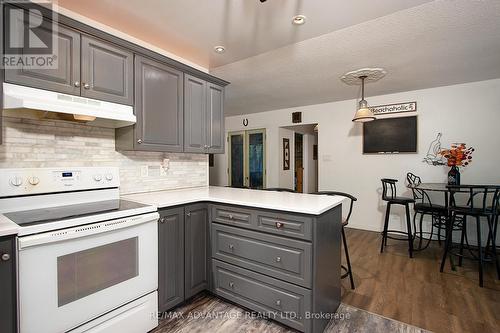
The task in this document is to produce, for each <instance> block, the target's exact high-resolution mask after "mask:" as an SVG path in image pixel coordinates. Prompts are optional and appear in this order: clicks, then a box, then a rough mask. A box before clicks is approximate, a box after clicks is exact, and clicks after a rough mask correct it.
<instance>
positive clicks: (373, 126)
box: [363, 116, 417, 154]
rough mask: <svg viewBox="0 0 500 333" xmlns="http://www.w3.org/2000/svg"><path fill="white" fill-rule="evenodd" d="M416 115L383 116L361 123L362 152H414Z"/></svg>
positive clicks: (415, 149)
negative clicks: (382, 117)
mask: <svg viewBox="0 0 500 333" xmlns="http://www.w3.org/2000/svg"><path fill="white" fill-rule="evenodd" d="M416 152H417V117H416V116H412V117H399V118H385V119H378V120H374V121H370V122H367V123H364V124H363V153H364V154H381V153H385V154H387V153H393V154H394V153H416Z"/></svg>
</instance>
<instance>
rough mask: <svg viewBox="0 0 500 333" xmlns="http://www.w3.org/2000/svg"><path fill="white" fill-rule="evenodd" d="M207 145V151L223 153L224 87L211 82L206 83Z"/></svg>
mask: <svg viewBox="0 0 500 333" xmlns="http://www.w3.org/2000/svg"><path fill="white" fill-rule="evenodd" d="M207 146H208V152H209V153H212V154H223V153H224V87H221V86H218V85H216V84H213V83H207Z"/></svg>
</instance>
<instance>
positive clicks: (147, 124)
mask: <svg viewBox="0 0 500 333" xmlns="http://www.w3.org/2000/svg"><path fill="white" fill-rule="evenodd" d="M135 76H136V84H135V97H136V102H135V113H136V116H137V124H136V125H135V126H136V131H135V132H136V139H135V140H136V141H135V148H136V149H137V150H151V151H168V152H182V150H183V85H182V80H183V75H182V72H180V71H178V70H175V69H173V68H171V67H168V66H165V65H163V64H161V63H158V62H156V61H153V60H149V59H147V58H143V57H139V56H138V57H136V60H135Z"/></svg>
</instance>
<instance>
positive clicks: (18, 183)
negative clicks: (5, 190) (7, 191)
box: [10, 176, 23, 186]
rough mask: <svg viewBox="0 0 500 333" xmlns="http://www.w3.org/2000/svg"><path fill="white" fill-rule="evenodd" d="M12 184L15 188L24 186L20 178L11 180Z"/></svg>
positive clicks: (16, 177)
mask: <svg viewBox="0 0 500 333" xmlns="http://www.w3.org/2000/svg"><path fill="white" fill-rule="evenodd" d="M10 184H11V185H13V186H21V185H23V179H22V178H21V177H19V176H14V177H12V178H11V179H10Z"/></svg>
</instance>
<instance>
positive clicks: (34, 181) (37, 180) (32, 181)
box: [28, 176, 40, 186]
mask: <svg viewBox="0 0 500 333" xmlns="http://www.w3.org/2000/svg"><path fill="white" fill-rule="evenodd" d="M28 182H29V183H30V184H31V185H33V186H34V185H38V183H40V178H38V177H36V176H33V177H30V178H29V179H28Z"/></svg>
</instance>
